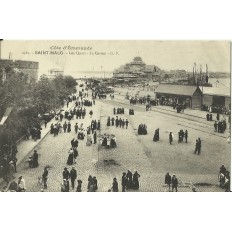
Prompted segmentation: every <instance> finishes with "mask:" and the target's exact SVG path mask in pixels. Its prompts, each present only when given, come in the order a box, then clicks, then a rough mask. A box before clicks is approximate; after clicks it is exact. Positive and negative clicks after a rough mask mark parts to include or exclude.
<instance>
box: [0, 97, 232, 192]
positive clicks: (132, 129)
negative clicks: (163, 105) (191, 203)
mask: <svg viewBox="0 0 232 232" xmlns="http://www.w3.org/2000/svg"><path fill="white" fill-rule="evenodd" d="M114 106H115V107H120V106H121V103H120V102H117V98H116V99H115V100H109V99H106V100H97V101H96V105H94V106H92V107H86V109H87V114H86V118H85V119H75V118H74V119H73V120H71V124H72V131H71V132H70V133H60V134H59V135H58V136H57V137H54V136H53V135H51V134H50V133H49V131H50V124H51V123H54V122H56V121H55V120H53V121H51V122H50V123H48V125H47V128H46V129H43V131H42V138H41V140H37V142H35V141H32V140H29V141H23V142H22V143H21V144H19V145H18V150H19V152H18V154H17V155H19V157H18V160H19V162H18V166H17V169H18V172H17V173H16V174H15V177H16V178H17V177H18V176H19V175H23V176H24V178H25V180H26V186H27V191H28V192H38V191H41V189H42V186H41V185H40V184H39V183H38V177H40V176H41V175H42V173H43V169H44V167H45V166H47V165H48V166H49V167H50V168H49V175H48V189H47V190H46V191H47V192H59V191H60V187H61V183H62V171H63V168H64V167H66V166H67V165H66V161H67V157H68V150H69V148H70V141H71V139H73V138H74V137H76V134H75V132H74V128H73V126H74V124H75V123H76V122H78V124H80V123H83V124H84V128H86V127H87V126H89V125H90V123H91V120H92V119H96V120H98V119H100V120H101V125H102V129H101V133H109V134H114V135H115V136H116V139H117V147H116V148H109V149H107V148H104V147H101V146H99V144H96V145H92V146H86V139H85V140H82V141H79V148H78V152H79V156H78V158H77V163H76V164H74V165H72V166H75V168H76V170H77V173H78V179H81V180H82V181H83V185H82V191H84V192H86V191H87V179H88V176H89V175H92V176H96V177H97V180H98V191H99V192H106V191H108V189H109V188H111V186H112V180H113V178H114V177H116V178H117V180H118V183H119V189H120V191H121V186H120V185H121V176H122V172H124V171H125V172H126V171H127V170H128V169H130V170H131V171H132V172H133V171H135V170H137V171H138V172H139V174H140V175H141V177H140V179H139V180H140V189H139V190H138V191H140V192H166V191H168V189H167V187H166V186H165V185H164V175H165V174H166V172H167V171H169V172H170V174H173V173H175V174H176V175H177V178H178V179H179V182H180V186H179V189H178V190H179V191H180V192H191V191H192V184H194V185H196V184H197V185H196V189H197V191H199V192H209V191H210V192H211V191H212V192H219V191H224V190H223V189H221V188H219V187H218V180H217V174H218V168H219V166H220V165H221V164H222V163H225V164H228V162H229V157H228V154H229V153H228V152H229V150H230V148H229V146H228V143H227V142H226V141H224V140H225V138H221V137H218V136H217V135H213V136H212V135H211V134H209V133H207V132H202V131H200V135H201V138H203V140H204V141H206V142H204V143H203V147H202V154H201V155H200V156H197V155H193V149H194V141H195V138H196V137H198V136H199V129H200V126H199V124H196V125H194V128H193V129H191V128H190V129H189V135H190V140H189V143H188V144H177V143H174V145H173V146H170V145H169V144H168V137H167V136H168V134H167V132H168V131H169V130H170V128H172V130H173V132H175V133H177V131H178V130H179V129H181V127H183V126H182V125H188V123H189V120H188V118H184V119H183V118H180V117H177V116H176V113H174V112H173V115H164V113H161V112H156V111H149V112H146V111H145V109H143V108H144V106H139V107H138V108H136V110H135V115H134V116H132V115H129V114H128V110H129V108H131V107H132V106H130V105H129V104H128V105H125V104H123V106H124V107H125V111H126V113H125V114H124V115H118V117H121V118H124V119H128V120H129V127H128V129H125V128H124V129H122V128H116V127H113V126H109V127H108V126H106V120H107V117H108V116H110V117H112V116H114V117H115V115H113V107H114ZM71 107H73V104H71V105H70V106H69V108H71ZM64 109H66V107H64ZM90 109H92V110H93V112H94V114H93V117H92V118H90V116H89V111H90ZM174 115H175V116H174ZM178 116H179V115H178ZM200 120H201V119H200ZM202 120H203V119H202ZM63 122H64V120H63ZM141 122H145V123H146V124H147V126H148V135H147V136H139V135H138V134H137V126H138V125H139V124H140V123H141ZM180 124H181V125H180ZM157 127H160V128H161V131H160V138H161V139H160V141H159V142H158V143H154V142H153V141H152V138H153V133H154V130H155V129H156V128H157ZM209 138H210V139H209ZM218 139H219V140H220V144H222V145H221V146H217V145H215V144H217V143H215V141H217V140H218ZM34 148H36V149H37V151H38V153H39V164H40V165H39V167H38V168H29V167H28V162H27V160H28V156H29V155H31V154H32V152H33V150H34ZM72 166H67V167H68V168H69V170H70V169H71V167H72ZM4 185H5V183H4V182H2V183H1V184H0V187H3V186H4ZM44 191H45V190H44Z"/></svg>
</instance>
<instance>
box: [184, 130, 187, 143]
mask: <svg viewBox="0 0 232 232" xmlns="http://www.w3.org/2000/svg"><path fill="white" fill-rule="evenodd" d="M184 137H185V142H186V143H187V142H188V131H187V130H186V131H185V133H184Z"/></svg>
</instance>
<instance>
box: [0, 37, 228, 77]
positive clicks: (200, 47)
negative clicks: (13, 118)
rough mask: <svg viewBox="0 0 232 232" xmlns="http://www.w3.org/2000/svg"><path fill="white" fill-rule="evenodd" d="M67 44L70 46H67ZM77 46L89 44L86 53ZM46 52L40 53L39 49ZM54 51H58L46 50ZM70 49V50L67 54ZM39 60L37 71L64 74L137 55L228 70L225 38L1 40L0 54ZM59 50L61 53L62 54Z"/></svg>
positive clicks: (105, 67)
mask: <svg viewBox="0 0 232 232" xmlns="http://www.w3.org/2000/svg"><path fill="white" fill-rule="evenodd" d="M69 46H70V47H69ZM80 47H90V48H92V50H91V52H92V54H90V51H87V52H88V54H77V53H76V52H82V51H81V50H78V49H73V48H80ZM41 52H42V53H43V52H45V53H48V54H40V53H41ZM50 52H57V53H58V54H59V55H58V54H50V55H49V53H50ZM69 52H74V54H69ZM10 53H11V58H12V59H13V60H16V59H22V60H30V61H37V62H39V74H43V73H44V74H47V73H48V70H49V69H52V68H58V69H61V70H63V71H64V73H65V74H69V73H73V72H78V71H109V72H112V71H113V70H114V69H116V68H118V67H120V66H121V65H124V64H125V63H128V62H131V61H132V60H133V58H134V57H135V56H140V57H141V58H142V59H143V61H144V62H145V63H146V64H149V65H157V66H158V67H159V68H161V69H163V70H167V71H168V70H173V69H184V70H187V71H192V69H193V64H194V62H196V64H197V65H198V67H199V65H200V64H201V65H202V67H203V71H205V66H206V64H207V65H208V69H209V71H212V72H230V42H228V41H157V40H156V41H151V40H145V41H144V40H138V41H136V40H131V41H128V40H121V41H120V40H117V41H113V40H108V41H104V40H96V41H91V40H85V41H83V40H82V41H75V40H71V41H68V40H67V41H66V40H64V41H58V40H57V41H56V40H51V41H46V40H42V41H37V40H34V41H24V40H22V41H16V40H15V41H14V40H4V41H2V45H1V58H2V59H9V54H10ZM62 53H63V54H62Z"/></svg>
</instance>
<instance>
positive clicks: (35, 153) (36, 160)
mask: <svg viewBox="0 0 232 232" xmlns="http://www.w3.org/2000/svg"><path fill="white" fill-rule="evenodd" d="M32 157H33V158H32V159H33V166H32V167H33V168H37V167H38V166H39V162H38V159H39V155H38V153H37V150H34V153H33V155H32Z"/></svg>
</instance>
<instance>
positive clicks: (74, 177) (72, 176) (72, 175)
mask: <svg viewBox="0 0 232 232" xmlns="http://www.w3.org/2000/svg"><path fill="white" fill-rule="evenodd" d="M69 176H70V179H71V185H72V189H74V185H75V180H76V178H77V171H76V169H75V167H72V170H71V171H70V173H69Z"/></svg>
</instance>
